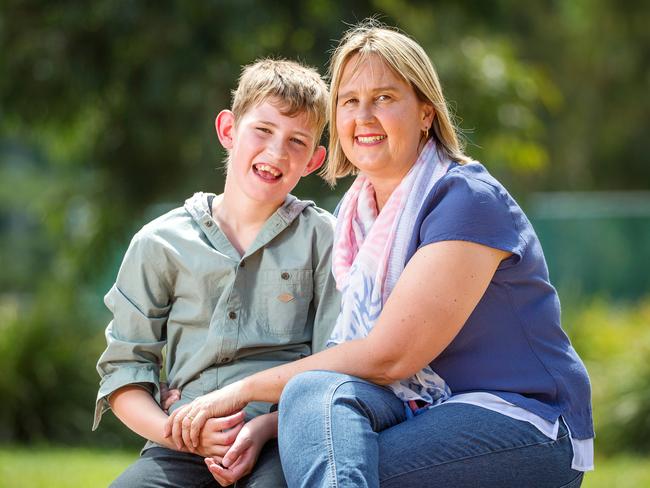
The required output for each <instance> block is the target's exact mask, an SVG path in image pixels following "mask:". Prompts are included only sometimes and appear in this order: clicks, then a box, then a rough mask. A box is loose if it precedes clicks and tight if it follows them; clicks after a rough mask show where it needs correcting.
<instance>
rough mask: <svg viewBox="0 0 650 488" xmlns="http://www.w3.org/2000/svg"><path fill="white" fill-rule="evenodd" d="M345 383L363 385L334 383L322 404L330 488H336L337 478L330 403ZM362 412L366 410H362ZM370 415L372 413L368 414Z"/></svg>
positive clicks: (349, 381) (351, 381) (342, 382)
mask: <svg viewBox="0 0 650 488" xmlns="http://www.w3.org/2000/svg"><path fill="white" fill-rule="evenodd" d="M346 383H364V382H363V381H355V380H352V379H345V380H340V381H337V382H336V383H334V384H333V385H331V386H330V389H329V391H328V392H327V393H328V396H327V399H326V400H325V402H324V405H323V406H324V407H325V415H324V420H325V441H326V443H327V460H328V468H329V474H330V486H331V487H332V488H338V486H339V484H338V478H337V476H336V460H335V458H334V442H333V441H332V403H333V398H334V394H335V393H336V391H337V390H338V389H339V388H340V387H341V386H343V385H345V384H346ZM364 410H367V409H365V408H364ZM369 413H372V412H369ZM372 418H373V423H374V424H376V420H375V419H374V415H372Z"/></svg>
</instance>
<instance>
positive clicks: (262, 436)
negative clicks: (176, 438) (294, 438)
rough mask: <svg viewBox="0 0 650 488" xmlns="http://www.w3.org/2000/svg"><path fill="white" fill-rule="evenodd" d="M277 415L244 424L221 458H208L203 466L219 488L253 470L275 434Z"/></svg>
mask: <svg viewBox="0 0 650 488" xmlns="http://www.w3.org/2000/svg"><path fill="white" fill-rule="evenodd" d="M277 426H278V416H277V413H273V414H266V415H260V416H259V417H256V418H254V419H253V420H251V421H250V422H248V423H246V424H245V425H244V427H243V428H242V429H241V430H240V431H239V434H238V435H237V438H236V439H235V442H234V443H233V445H232V446H231V447H230V449H229V450H228V453H227V454H226V455H225V456H224V457H223V458H221V457H209V458H206V459H205V464H206V465H207V467H208V469H209V470H210V472H211V473H212V476H214V479H215V480H217V482H218V483H219V484H220V485H221V486H228V485H231V484H233V483H235V482H236V481H237V480H239V479H241V478H242V477H244V476H246V475H247V474H248V473H250V472H251V471H252V470H253V467H254V466H255V463H256V462H257V458H258V457H259V455H260V451H261V450H262V447H263V446H264V444H266V442H267V441H268V440H269V439H271V438H272V437H274V436H275V435H276V434H277Z"/></svg>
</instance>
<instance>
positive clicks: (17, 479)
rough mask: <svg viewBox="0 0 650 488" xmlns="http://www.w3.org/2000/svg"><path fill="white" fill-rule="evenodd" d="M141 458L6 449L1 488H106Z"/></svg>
mask: <svg viewBox="0 0 650 488" xmlns="http://www.w3.org/2000/svg"><path fill="white" fill-rule="evenodd" d="M137 456H138V453H137V452H125V451H108V450H99V449H81V448H65V447H50V448H48V447H38V448H34V449H30V448H25V447H16V448H13V447H11V446H3V447H1V448H0V487H2V488H22V487H29V488H77V487H78V488H82V487H84V488H94V487H106V486H108V484H109V483H110V482H111V481H112V480H113V479H115V478H116V477H117V476H118V475H119V474H120V473H121V472H122V471H123V470H124V468H126V467H127V466H128V465H129V464H130V463H131V462H133V461H134V460H135V459H136V458H137Z"/></svg>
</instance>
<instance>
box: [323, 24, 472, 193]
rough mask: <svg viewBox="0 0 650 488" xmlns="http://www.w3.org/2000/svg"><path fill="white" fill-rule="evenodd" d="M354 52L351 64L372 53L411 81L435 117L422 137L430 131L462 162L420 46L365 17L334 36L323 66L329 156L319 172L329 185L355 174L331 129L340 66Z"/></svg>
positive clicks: (438, 88)
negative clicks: (326, 67)
mask: <svg viewBox="0 0 650 488" xmlns="http://www.w3.org/2000/svg"><path fill="white" fill-rule="evenodd" d="M356 54H358V55H359V57H358V58H357V60H356V66H355V70H356V69H358V68H359V66H361V64H362V63H363V62H364V61H365V60H367V59H368V58H369V57H370V56H378V57H379V58H380V59H381V60H382V61H383V62H384V63H386V66H388V67H389V68H390V69H391V70H392V71H393V72H394V73H395V74H396V75H397V76H399V77H400V78H402V79H403V80H405V81H406V82H407V83H408V84H409V85H411V86H412V87H413V90H414V91H415V94H416V96H417V97H418V99H419V100H421V101H423V102H426V103H429V104H431V105H432V106H433V107H434V110H435V117H434V119H433V124H432V126H431V129H430V130H429V132H428V134H427V138H428V137H434V138H435V139H436V142H437V143H438V149H439V150H440V151H442V152H443V153H444V154H445V155H446V156H448V157H449V158H450V159H451V160H453V161H457V162H458V163H461V164H463V163H466V162H469V161H470V160H471V159H470V158H469V157H467V156H466V155H465V154H464V153H463V148H462V146H461V143H460V140H459V137H458V133H457V130H456V127H455V126H454V124H453V122H452V120H451V117H450V115H449V110H448V108H447V103H446V102H445V97H444V96H443V94H442V87H441V86H440V81H439V80H438V75H437V74H436V70H435V69H434V67H433V64H431V60H430V59H429V57H428V56H427V53H426V52H424V49H422V47H421V46H420V45H419V44H418V43H417V42H415V41H414V40H413V39H411V38H410V37H408V36H407V35H405V34H402V33H401V32H399V31H398V30H397V29H394V28H389V27H387V26H385V25H383V24H381V23H379V22H378V21H377V20H375V19H366V20H364V21H362V22H361V23H360V24H358V25H356V26H354V27H352V28H351V29H349V30H348V31H347V32H346V33H345V34H344V35H343V37H342V38H341V40H340V41H339V44H338V46H337V47H336V49H335V50H334V53H333V54H332V58H331V60H330V66H329V73H328V74H329V77H330V80H331V81H330V98H329V116H330V119H329V123H330V127H329V158H328V161H327V165H326V166H325V167H324V168H323V170H322V171H321V176H322V177H323V178H324V179H325V180H326V181H327V182H328V183H329V184H330V185H332V186H334V185H335V184H336V180H337V179H338V178H343V177H345V176H348V175H350V174H356V173H357V172H358V170H357V168H355V167H354V165H353V164H352V163H351V162H350V160H349V159H348V158H347V157H346V156H345V154H344V153H343V149H342V148H341V143H340V141H339V136H338V134H337V130H336V105H337V98H338V91H339V86H340V84H341V76H342V74H343V70H344V69H345V67H346V66H347V63H348V61H349V60H350V59H351V58H352V57H353V56H354V55H356Z"/></svg>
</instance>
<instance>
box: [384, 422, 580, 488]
mask: <svg viewBox="0 0 650 488" xmlns="http://www.w3.org/2000/svg"><path fill="white" fill-rule="evenodd" d="M568 436H569V434H568V433H567V434H564V435H563V436H562V437H558V438H557V439H555V440H553V439H549V440H548V441H545V442H533V443H530V444H525V445H523V446H513V447H508V448H505V449H498V450H494V451H490V452H484V453H483V454H476V455H473V456H465V457H459V458H456V459H452V460H449V461H445V462H444V463H438V464H429V465H427V466H423V467H421V468H416V469H412V470H410V471H403V472H401V473H399V474H395V475H393V476H390V477H388V478H386V479H384V480H382V481H390V480H392V479H395V478H397V477H399V476H404V475H405V474H411V473H415V472H417V471H422V470H423V469H428V468H431V467H432V466H444V465H445V464H451V463H455V462H458V461H465V460H467V459H473V458H480V457H483V456H490V455H492V454H499V453H503V452H508V451H514V450H515V449H524V448H527V447H536V446H545V445H547V444H553V443H554V442H558V441H561V440H562V439H565V438H566V437H568ZM574 481H575V479H574ZM560 488H562V487H560Z"/></svg>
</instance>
